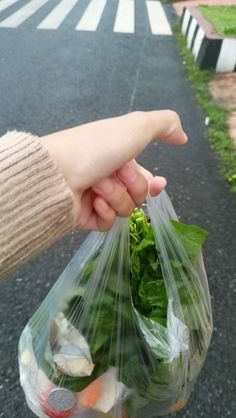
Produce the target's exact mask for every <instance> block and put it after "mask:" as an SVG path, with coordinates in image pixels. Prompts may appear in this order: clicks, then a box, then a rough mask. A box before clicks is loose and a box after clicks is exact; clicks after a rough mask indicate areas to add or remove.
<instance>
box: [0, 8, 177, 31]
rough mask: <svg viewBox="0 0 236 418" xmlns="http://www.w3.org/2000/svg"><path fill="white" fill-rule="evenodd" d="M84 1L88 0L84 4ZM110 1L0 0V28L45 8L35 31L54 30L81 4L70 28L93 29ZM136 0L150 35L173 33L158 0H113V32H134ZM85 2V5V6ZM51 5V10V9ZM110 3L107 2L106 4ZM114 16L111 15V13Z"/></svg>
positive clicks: (18, 23) (19, 23)
mask: <svg viewBox="0 0 236 418" xmlns="http://www.w3.org/2000/svg"><path fill="white" fill-rule="evenodd" d="M85 1H87V3H85ZM110 1H111V0H83V1H82V2H81V0H58V1H57V2H55V0H54V1H53V0H28V1H26V0H0V29H2V28H18V27H20V26H22V25H23V24H24V23H25V22H30V18H32V17H33V16H35V15H36V16H37V13H38V12H42V11H43V10H44V8H45V7H46V9H47V14H46V16H44V17H43V19H42V20H41V21H40V22H39V23H37V24H36V29H37V30H56V29H58V28H60V27H61V26H62V25H63V23H64V22H65V21H66V19H67V18H68V17H69V15H70V16H71V15H72V13H73V20H74V18H75V13H76V12H78V10H79V7H80V4H82V3H83V13H82V15H81V13H79V15H78V22H77V24H76V25H74V26H73V27H72V29H73V30H76V31H89V32H95V31H96V30H97V29H98V27H100V26H101V21H102V17H103V15H104V11H105V9H106V7H108V2H110ZM139 2H143V4H144V9H143V10H145V14H144V15H143V16H142V19H146V22H147V25H148V26H149V28H150V32H151V33H152V34H153V35H172V31H171V27H170V24H169V22H168V19H167V16H166V13H165V10H164V8H163V6H162V3H161V2H160V1H156V0H115V1H113V2H112V5H113V7H114V8H115V13H114V16H113V19H114V22H112V24H113V32H114V33H127V34H134V33H137V32H138V30H139V27H138V25H137V22H136V14H137V8H138V6H140V3H139ZM84 4H85V7H84ZM50 6H51V9H50ZM109 6H110V4H109ZM112 15H113V14H112Z"/></svg>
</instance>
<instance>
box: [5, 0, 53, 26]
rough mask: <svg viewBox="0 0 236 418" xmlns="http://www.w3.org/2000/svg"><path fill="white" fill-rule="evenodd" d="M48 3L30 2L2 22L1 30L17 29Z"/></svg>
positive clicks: (43, 0) (38, 0)
mask: <svg viewBox="0 0 236 418" xmlns="http://www.w3.org/2000/svg"><path fill="white" fill-rule="evenodd" d="M47 2H48V0H32V1H30V2H29V3H27V4H26V5H25V6H23V7H21V8H20V9H19V10H17V12H15V13H13V14H12V15H11V16H9V17H7V18H6V19H5V20H3V21H2V22H0V28H17V27H18V26H20V25H21V24H22V23H23V22H25V20H27V19H28V18H29V17H30V16H32V15H33V14H34V13H35V12H36V11H37V10H39V9H40V7H42V6H43V5H44V4H45V3H47Z"/></svg>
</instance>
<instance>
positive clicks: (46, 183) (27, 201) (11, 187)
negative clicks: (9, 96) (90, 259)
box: [0, 132, 74, 279]
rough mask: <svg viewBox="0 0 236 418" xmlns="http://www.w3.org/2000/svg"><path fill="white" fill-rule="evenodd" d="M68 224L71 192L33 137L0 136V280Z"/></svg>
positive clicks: (70, 224) (67, 228)
mask: <svg viewBox="0 0 236 418" xmlns="http://www.w3.org/2000/svg"><path fill="white" fill-rule="evenodd" d="M73 227H74V215H73V195H72V192H71V190H70V188H69V186H68V185H67V183H66V181H65V179H64V177H63V176H62V174H61V173H60V172H59V170H58V168H57V166H56V163H55V162H54V161H53V160H52V158H51V157H50V155H49V154H48V152H47V151H46V150H44V148H43V147H42V145H41V143H40V141H39V139H38V138H37V137H35V136H32V135H31V134H27V133H23V132H9V133H7V134H6V135H4V136H3V137H2V138H0V240H1V245H0V279H2V278H4V277H5V276H6V275H7V274H8V273H9V272H10V271H11V270H14V269H16V268H17V267H18V266H19V265H20V264H22V263H23V262H24V261H26V260H27V259H28V258H30V257H31V256H33V255H34V254H36V253H37V252H39V251H41V250H44V249H46V248H47V247H49V245H50V244H52V243H53V242H55V241H56V240H57V239H59V238H60V237H62V236H63V235H65V234H67V233H69V232H71V231H72V230H73Z"/></svg>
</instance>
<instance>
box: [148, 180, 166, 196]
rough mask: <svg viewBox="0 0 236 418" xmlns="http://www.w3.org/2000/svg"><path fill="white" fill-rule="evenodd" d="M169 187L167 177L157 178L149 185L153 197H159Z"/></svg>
mask: <svg viewBox="0 0 236 418" xmlns="http://www.w3.org/2000/svg"><path fill="white" fill-rule="evenodd" d="M166 185H167V181H166V179H165V177H161V176H156V177H153V179H152V180H151V181H150V183H149V193H150V195H151V196H157V195H158V194H159V193H161V192H162V190H164V188H165V187H166Z"/></svg>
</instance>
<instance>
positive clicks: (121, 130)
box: [42, 110, 187, 190]
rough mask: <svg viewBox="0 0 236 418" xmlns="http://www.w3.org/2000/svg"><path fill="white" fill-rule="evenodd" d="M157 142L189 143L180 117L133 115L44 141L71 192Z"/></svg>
mask: <svg viewBox="0 0 236 418" xmlns="http://www.w3.org/2000/svg"><path fill="white" fill-rule="evenodd" d="M154 139H162V140H164V141H165V142H168V143H173V144H184V143H185V142H186V141H187V136H186V135H185V133H184V131H183V129H182V126H181V122H180V119H179V116H178V115H177V113H175V112H173V111H171V110H157V111H150V112H133V113H130V114H127V115H123V116H118V117H115V118H111V119H106V120H100V121H96V122H92V123H87V124H84V125H81V126H79V127H76V128H72V129H68V130H65V131H61V132H57V133H55V134H52V135H49V136H47V137H44V138H42V141H43V142H44V144H45V145H46V147H47V148H48V150H49V152H50V153H51V155H52V157H53V158H54V159H55V160H56V162H57V163H58V165H59V167H60V168H61V169H62V171H63V173H64V176H65V177H66V179H67V180H68V182H69V184H70V186H71V187H72V189H74V190H78V189H79V190H85V189H87V188H88V187H91V186H92V185H94V184H95V183H97V182H98V181H100V180H101V179H102V178H104V177H107V176H110V175H111V174H113V173H114V172H115V171H117V170H118V169H120V168H121V167H123V166H124V165H125V164H126V163H127V162H129V161H130V160H132V159H133V158H135V157H137V156H138V155H139V154H140V153H141V152H142V151H143V150H144V149H145V148H146V146H147V145H148V144H149V143H150V142H151V141H152V140H154ZM55 140H56V141H55Z"/></svg>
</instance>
